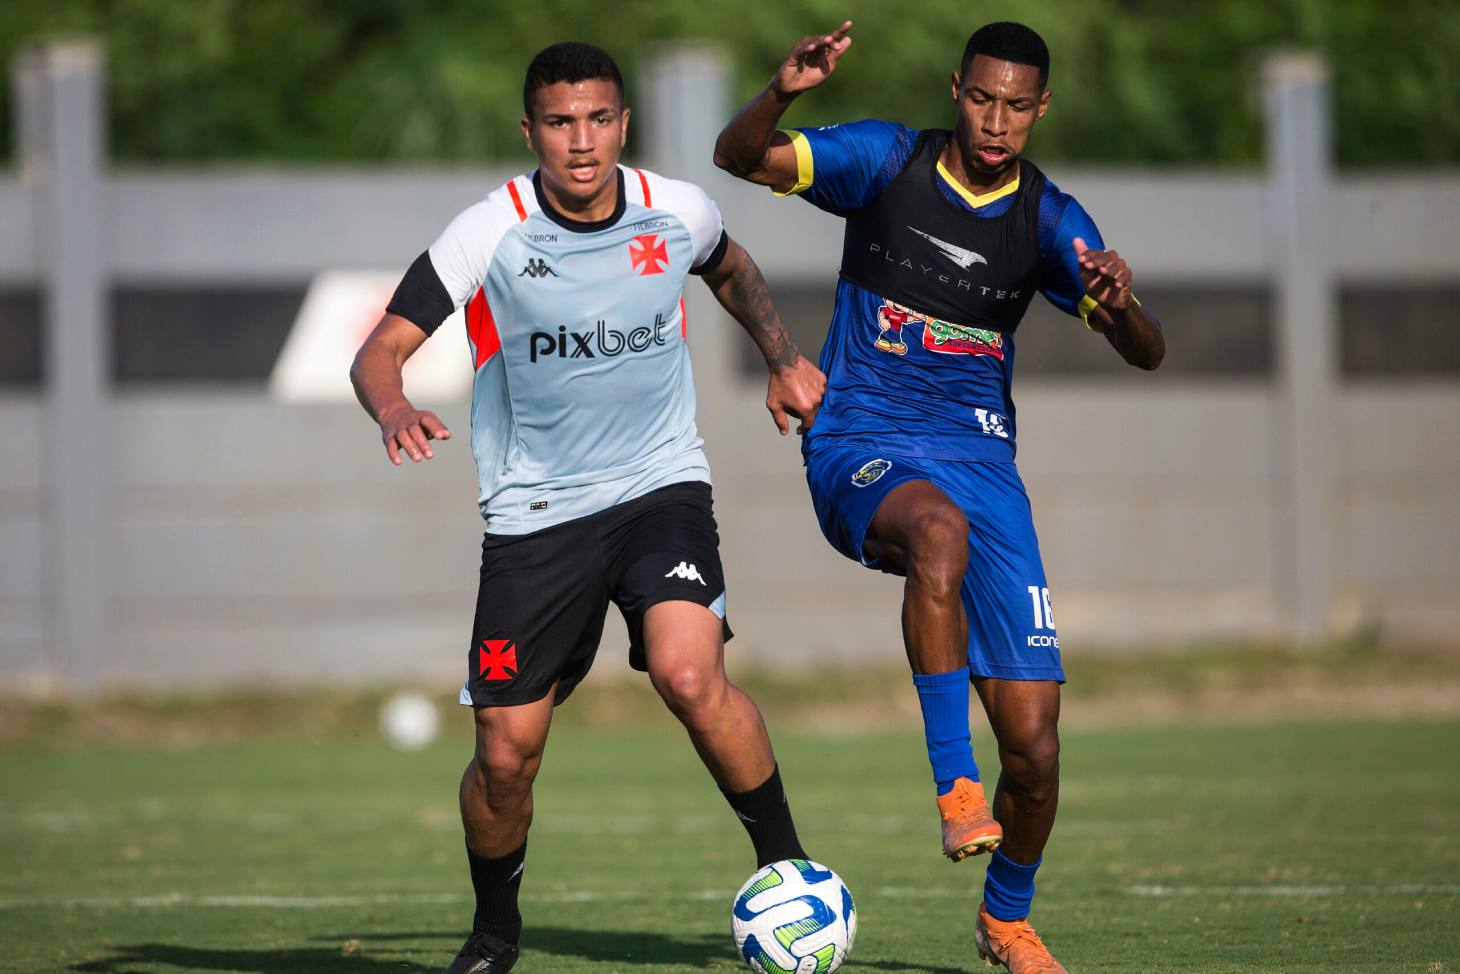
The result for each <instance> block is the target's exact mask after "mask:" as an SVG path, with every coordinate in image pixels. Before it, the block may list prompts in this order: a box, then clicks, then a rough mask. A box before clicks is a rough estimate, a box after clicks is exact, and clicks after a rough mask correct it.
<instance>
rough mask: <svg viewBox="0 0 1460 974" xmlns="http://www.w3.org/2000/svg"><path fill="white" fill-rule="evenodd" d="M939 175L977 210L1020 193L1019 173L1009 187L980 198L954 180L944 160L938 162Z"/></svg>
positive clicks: (1003, 187)
mask: <svg viewBox="0 0 1460 974" xmlns="http://www.w3.org/2000/svg"><path fill="white" fill-rule="evenodd" d="M938 175H939V176H942V177H943V180H944V182H946V183H947V184H948V185H949V186H952V187H953V190H954V192H956V193H957V194H958V195H959V196H962V197H963V198H964V199H965V200H967V201H968V205H969V206H972V207H974V208H975V209H976V208H978V207H980V206H988V205H989V204H990V203H992V202H993V201H994V200H1001V199H1003V198H1004V197H1005V196H1008V195H1009V194H1010V193H1016V192H1018V191H1019V174H1018V173H1015V174H1014V181H1013V182H1011V183H1009V184H1008V185H1007V186H1000V187H999V188H998V189H996V190H994V191H993V192H990V193H985V194H983V195H982V196H979V195H978V194H977V193H973V192H971V191H969V189H968V188H967V187H966V186H964V185H963V184H962V183H960V182H959V181H958V180H956V179H954V178H953V174H952V173H950V172H949V171H948V169H947V167H946V166H944V165H943V160H942V159H939V160H938Z"/></svg>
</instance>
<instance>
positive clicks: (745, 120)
mask: <svg viewBox="0 0 1460 974" xmlns="http://www.w3.org/2000/svg"><path fill="white" fill-rule="evenodd" d="M851 29H852V22H851V21H850V20H847V21H843V22H842V25H841V26H840V27H838V28H837V29H836V30H834V31H832V32H831V33H830V34H809V35H807V36H806V37H803V38H801V40H799V41H797V42H796V44H795V45H794V46H792V48H791V52H790V53H789V54H788V55H786V60H785V61H783V62H781V67H780V69H779V70H778V71H777V72H776V73H775V76H774V77H772V78H771V80H770V82H769V83H768V84H767V85H766V86H765V88H764V89H763V90H762V91H761V92H760V94H758V95H756V96H755V97H754V98H752V99H751V100H750V101H748V102H746V103H745V105H744V106H743V107H742V108H741V109H740V111H738V112H736V113H735V117H734V118H732V119H730V122H729V124H727V125H726V126H725V128H724V129H723V130H722V131H721V132H720V137H719V138H718V139H716V140H715V165H717V166H719V167H720V168H721V169H723V170H725V171H726V172H728V173H730V174H731V175H734V176H738V177H740V178H741V179H746V180H749V181H750V182H752V183H760V184H761V185H763V186H769V187H771V188H772V189H775V190H779V191H781V192H785V191H786V190H789V189H790V188H791V187H793V186H795V185H796V149H795V147H794V146H792V145H791V140H790V139H788V138H787V137H786V136H785V135H783V134H781V133H779V132H777V131H776V125H777V123H778V122H780V120H781V116H782V115H784V114H785V112H786V109H787V108H789V107H790V105H791V102H792V101H793V100H795V98H796V96H797V95H799V94H801V93H802V92H803V91H810V90H811V89H812V88H815V87H816V86H818V85H820V84H821V83H822V82H823V81H825V80H826V79H827V78H829V77H830V76H831V73H832V72H833V71H835V70H836V65H837V62H838V61H839V60H841V56H842V55H843V54H845V53H846V52H847V48H849V47H851V46H852V38H851V36H850V31H851Z"/></svg>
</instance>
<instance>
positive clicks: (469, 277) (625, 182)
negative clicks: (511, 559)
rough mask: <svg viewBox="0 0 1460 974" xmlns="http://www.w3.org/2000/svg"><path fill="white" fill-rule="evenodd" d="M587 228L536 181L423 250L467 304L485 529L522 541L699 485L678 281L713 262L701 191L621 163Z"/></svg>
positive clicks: (717, 249) (502, 196)
mask: <svg viewBox="0 0 1460 974" xmlns="http://www.w3.org/2000/svg"><path fill="white" fill-rule="evenodd" d="M618 180H619V201H620V202H619V207H618V209H617V211H616V212H615V214H614V215H613V216H612V217H611V218H609V219H607V220H604V221H600V222H598V223H577V222H574V221H572V220H569V219H567V218H566V217H564V216H563V215H562V214H560V213H557V212H556V211H555V210H553V209H552V207H551V205H550V204H548V203H547V201H546V200H545V199H544V198H543V197H542V195H541V193H540V191H539V185H538V183H537V180H536V174H535V173H531V174H525V175H521V176H517V177H516V178H514V179H512V180H511V181H510V182H508V183H507V184H506V185H505V186H503V187H502V188H501V189H498V190H497V191H496V192H494V193H492V194H491V195H489V196H488V197H487V198H486V199H484V200H482V201H481V202H479V203H477V204H475V205H474V206H472V207H470V208H468V209H467V210H465V211H464V212H462V213H461V214H460V215H459V216H457V217H456V219H455V220H453V221H452V222H451V224H450V225H449V226H448V227H447V228H446V230H445V232H444V233H443V234H442V235H441V237H440V238H439V239H438V240H437V241H436V242H435V243H434V244H432V245H431V247H430V249H429V250H428V251H427V254H428V256H429V258H430V262H431V265H432V267H433V268H434V269H435V271H436V274H437V276H438V277H439V278H440V280H441V283H442V284H443V285H444V286H445V288H446V291H447V293H448V294H449V296H450V298H451V300H452V302H453V305H454V306H455V307H458V308H459V307H461V305H463V304H466V305H467V313H466V319H467V337H468V339H469V342H470V346H471V351H472V358H473V362H474V365H475V367H476V379H475V381H474V383H473V387H472V408H471V423H472V452H473V453H474V454H475V456H476V462H477V473H478V477H479V480H480V484H481V490H480V495H479V498H478V504H479V506H480V508H481V511H482V516H483V517H485V518H486V520H487V529H488V530H489V531H490V532H492V533H494V534H526V533H528V532H531V531H538V530H541V529H543V528H546V527H551V526H552V525H554V524H559V523H562V522H564V521H568V520H571V519H573V518H578V517H584V516H586V515H589V514H593V513H596V512H598V511H601V510H604V509H605V508H608V507H612V506H613V505H615V504H621V503H623V502H625V501H629V500H632V499H634V498H636V497H640V496H642V495H644V494H646V493H648V492H649V491H652V490H655V489H657V488H659V487H663V486H666V485H668V484H673V483H680V482H684V481H704V482H706V483H708V482H709V480H710V470H709V464H708V462H707V461H706V459H705V455H704V451H703V450H702V449H701V443H702V441H701V440H700V437H699V433H698V432H697V430H696V428H695V390H694V377H693V375H692V373H691V370H690V359H689V348H688V344H687V342H686V341H685V338H686V334H687V332H686V322H685V316H684V300H683V291H684V280H685V276H686V275H687V274H689V273H691V271H692V270H696V269H702V268H703V266H704V265H707V264H710V263H717V262H718V260H719V257H720V256H721V255H722V254H723V252H724V247H725V243H724V227H723V224H722V222H721V218H720V212H719V210H718V209H717V208H716V206H715V204H714V202H713V201H711V200H710V198H709V197H708V196H707V195H706V194H705V193H704V191H703V190H701V189H700V188H699V187H698V186H695V185H693V184H691V183H685V182H680V181H678V180H672V179H667V178H665V177H662V176H659V175H656V174H654V173H651V172H646V171H643V170H637V169H629V168H627V167H622V166H621V167H619V173H618Z"/></svg>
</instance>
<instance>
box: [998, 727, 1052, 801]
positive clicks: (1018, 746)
mask: <svg viewBox="0 0 1460 974" xmlns="http://www.w3.org/2000/svg"><path fill="white" fill-rule="evenodd" d="M999 761H1000V764H1001V765H1002V769H1003V773H1004V774H1005V775H1007V776H1009V778H1011V779H1012V780H1013V782H1014V784H1015V785H1016V786H1017V787H1018V789H1019V791H1020V793H1021V794H1023V795H1025V796H1026V797H1028V798H1029V799H1031V800H1033V801H1045V800H1047V799H1049V798H1052V797H1054V795H1055V792H1056V790H1057V788H1058V787H1059V768H1060V741H1059V734H1058V732H1057V731H1055V729H1054V728H1052V727H1050V728H1030V729H1028V730H1027V731H1026V732H1025V733H1022V734H1019V735H1018V736H1017V738H1015V739H1014V740H1011V741H1008V742H1001V743H1000V747H999Z"/></svg>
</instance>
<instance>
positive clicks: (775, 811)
mask: <svg viewBox="0 0 1460 974" xmlns="http://www.w3.org/2000/svg"><path fill="white" fill-rule="evenodd" d="M720 792H721V794H723V795H724V796H725V800H726V801H727V802H729V803H730V807H731V808H733V809H735V814H736V815H737V816H738V817H739V818H740V824H742V825H744V826H745V831H746V832H748V833H750V841H751V843H752V844H754V846H755V859H756V868H760V867H761V866H764V865H766V864H768V863H772V862H778V861H780V860H781V859H806V858H809V857H808V856H807V855H806V850H805V849H803V848H801V840H800V839H798V838H796V823H795V822H793V821H791V805H790V803H789V802H787V801H786V790H785V789H784V788H782V787H781V768H780V765H777V766H776V767H774V768H772V769H771V776H770V777H769V778H767V779H766V780H765V781H764V782H762V783H761V784H760V786H759V787H756V788H752V789H751V790H750V791H741V792H729V791H725V790H724V789H723V788H722V789H721V790H720Z"/></svg>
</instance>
